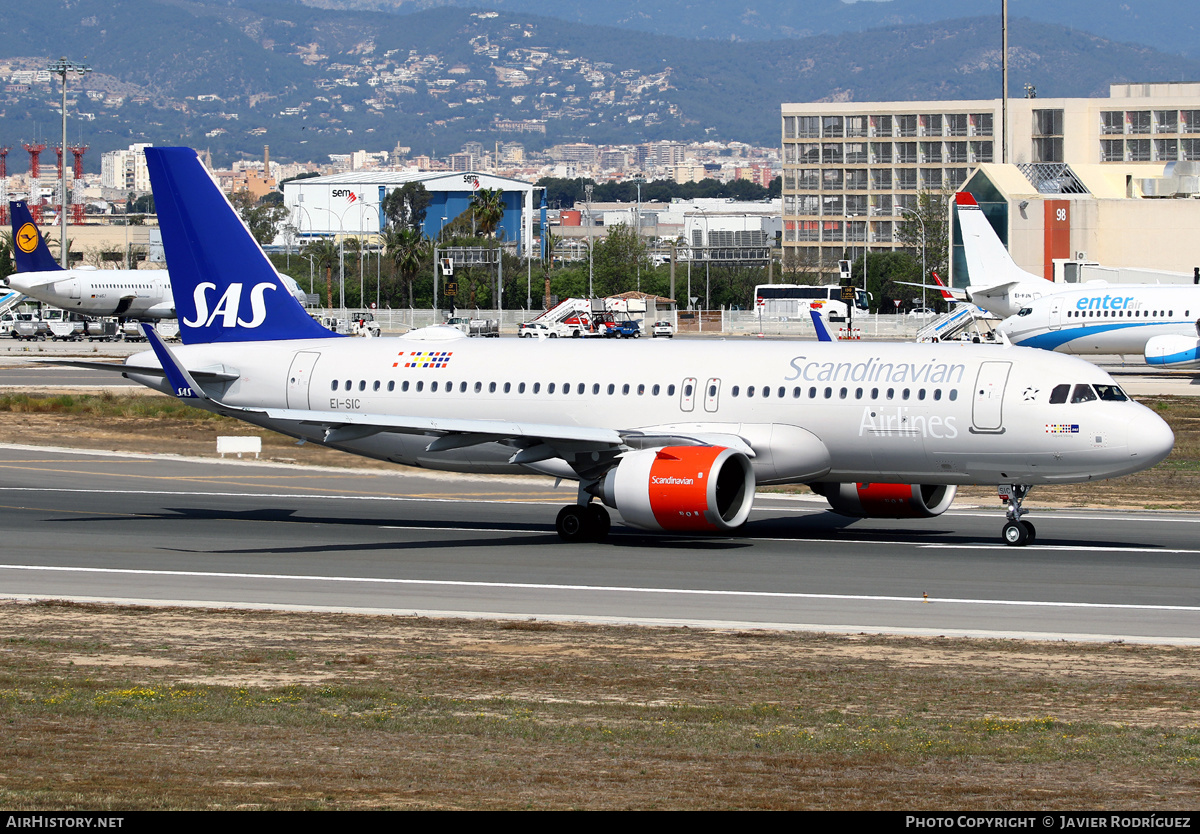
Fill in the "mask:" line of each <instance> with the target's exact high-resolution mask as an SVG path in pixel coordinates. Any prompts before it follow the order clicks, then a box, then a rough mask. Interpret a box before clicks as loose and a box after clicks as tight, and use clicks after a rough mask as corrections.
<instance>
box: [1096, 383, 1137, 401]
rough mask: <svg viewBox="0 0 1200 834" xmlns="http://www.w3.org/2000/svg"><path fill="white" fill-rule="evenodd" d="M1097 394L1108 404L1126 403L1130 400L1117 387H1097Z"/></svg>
mask: <svg viewBox="0 0 1200 834" xmlns="http://www.w3.org/2000/svg"><path fill="white" fill-rule="evenodd" d="M1096 393H1097V394H1099V395H1100V399H1102V400H1106V401H1108V402H1125V401H1126V400H1128V399H1129V397H1127V396H1125V392H1124V391H1122V390H1121V388H1120V386H1117V385H1097V386H1096Z"/></svg>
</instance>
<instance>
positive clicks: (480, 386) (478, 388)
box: [475, 382, 483, 394]
mask: <svg viewBox="0 0 1200 834" xmlns="http://www.w3.org/2000/svg"><path fill="white" fill-rule="evenodd" d="M482 390H483V383H482V382H476V383H475V393H476V394H478V393H479V392H481V391H482Z"/></svg>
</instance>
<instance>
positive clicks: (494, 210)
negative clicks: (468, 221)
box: [471, 188, 504, 237]
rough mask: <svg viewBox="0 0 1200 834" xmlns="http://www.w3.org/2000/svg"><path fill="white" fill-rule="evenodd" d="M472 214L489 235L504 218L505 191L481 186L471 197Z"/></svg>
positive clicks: (483, 230)
mask: <svg viewBox="0 0 1200 834" xmlns="http://www.w3.org/2000/svg"><path fill="white" fill-rule="evenodd" d="M471 216H472V217H474V218H475V222H476V223H478V224H479V229H480V231H482V232H483V233H484V234H485V235H488V236H489V237H490V236H492V235H494V234H495V233H496V227H497V226H499V225H500V221H501V220H503V219H504V192H503V191H502V190H501V189H499V188H481V189H479V190H478V191H476V192H475V196H473V197H472V198H471Z"/></svg>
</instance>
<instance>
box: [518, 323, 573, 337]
mask: <svg viewBox="0 0 1200 834" xmlns="http://www.w3.org/2000/svg"><path fill="white" fill-rule="evenodd" d="M573 332H574V331H572V330H571V328H569V327H565V326H563V325H561V324H546V323H545V322H540V321H525V322H521V326H520V327H519V328H518V329H517V336H519V337H520V338H522V339H530V338H532V339H537V338H542V337H545V338H547V339H557V338H558V337H559V336H570V335H572V334H573Z"/></svg>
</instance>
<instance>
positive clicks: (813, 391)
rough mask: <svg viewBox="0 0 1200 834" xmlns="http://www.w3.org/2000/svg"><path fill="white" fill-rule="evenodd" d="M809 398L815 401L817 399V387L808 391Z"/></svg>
mask: <svg viewBox="0 0 1200 834" xmlns="http://www.w3.org/2000/svg"><path fill="white" fill-rule="evenodd" d="M808 398H809V399H810V400H815V399H816V398H817V389H816V388H815V387H813V388H809V389H808Z"/></svg>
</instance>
